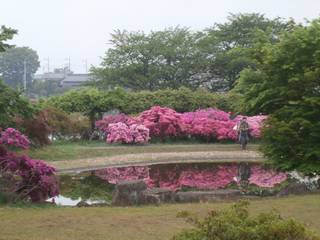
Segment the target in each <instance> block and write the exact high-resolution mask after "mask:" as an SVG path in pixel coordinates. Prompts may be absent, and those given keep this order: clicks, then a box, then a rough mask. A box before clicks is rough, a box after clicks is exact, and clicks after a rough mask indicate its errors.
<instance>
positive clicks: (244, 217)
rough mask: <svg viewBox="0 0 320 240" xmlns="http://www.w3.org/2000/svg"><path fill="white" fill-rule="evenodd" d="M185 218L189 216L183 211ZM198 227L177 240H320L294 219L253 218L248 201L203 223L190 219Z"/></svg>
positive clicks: (263, 215) (269, 215)
mask: <svg viewBox="0 0 320 240" xmlns="http://www.w3.org/2000/svg"><path fill="white" fill-rule="evenodd" d="M180 216H181V217H188V213H186V212H183V213H181V214H180ZM189 221H190V222H192V223H194V225H195V226H194V228H192V229H191V230H186V231H184V232H182V233H180V234H178V235H176V236H175V237H173V238H172V239H173V240H218V239H219V240H319V239H320V238H319V237H318V236H316V235H314V234H313V233H311V232H309V231H308V230H307V229H306V228H305V226H303V225H302V224H300V223H298V222H297V221H295V220H293V219H284V218H282V217H281V216H280V215H279V214H278V213H277V212H274V211H272V212H269V213H260V214H259V215H258V216H250V214H249V212H248V202H239V203H237V204H235V205H234V206H232V207H231V208H230V209H227V210H221V211H211V212H210V213H209V214H208V216H207V217H206V218H205V219H203V220H198V219H197V218H189Z"/></svg>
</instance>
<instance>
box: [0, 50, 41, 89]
mask: <svg viewBox="0 0 320 240" xmlns="http://www.w3.org/2000/svg"><path fill="white" fill-rule="evenodd" d="M39 66H40V63H39V57H38V54H37V52H36V51H34V50H33V49H31V48H28V47H15V48H9V49H7V50H6V51H5V52H3V53H1V54H0V74H1V75H2V78H3V80H4V82H5V83H6V84H7V85H9V86H11V87H13V88H15V89H22V88H23V86H24V83H23V80H24V71H26V81H27V89H29V88H30V87H31V85H32V80H33V74H34V73H35V72H36V71H37V70H38V68H39Z"/></svg>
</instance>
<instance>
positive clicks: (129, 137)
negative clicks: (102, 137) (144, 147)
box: [106, 122, 150, 144]
mask: <svg viewBox="0 0 320 240" xmlns="http://www.w3.org/2000/svg"><path fill="white" fill-rule="evenodd" d="M106 133H107V142H108V143H139V144H143V143H147V142H148V141H149V139H150V137H149V129H148V128H146V127H145V126H143V125H141V124H132V125H129V126H128V125H127V124H125V123H122V122H118V123H110V124H109V125H108V128H107V131H106Z"/></svg>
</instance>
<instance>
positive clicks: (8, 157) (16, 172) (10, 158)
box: [0, 146, 59, 202]
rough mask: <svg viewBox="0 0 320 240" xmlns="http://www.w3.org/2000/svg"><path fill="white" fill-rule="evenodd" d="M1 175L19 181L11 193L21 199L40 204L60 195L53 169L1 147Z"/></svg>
mask: <svg viewBox="0 0 320 240" xmlns="http://www.w3.org/2000/svg"><path fill="white" fill-rule="evenodd" d="M0 173H4V174H3V175H4V176H6V177H9V176H10V179H15V180H16V181H17V182H16V184H14V189H11V193H14V194H16V195H18V196H19V198H20V199H31V201H33V202H39V201H44V200H46V199H47V198H50V197H54V196H56V195H58V194H59V188H58V182H57V179H56V177H55V169H54V168H53V167H50V166H48V165H47V164H46V163H44V162H42V161H40V160H34V159H31V158H29V157H28V156H26V155H18V154H16V153H10V152H7V150H6V149H5V148H3V147H1V146H0Z"/></svg>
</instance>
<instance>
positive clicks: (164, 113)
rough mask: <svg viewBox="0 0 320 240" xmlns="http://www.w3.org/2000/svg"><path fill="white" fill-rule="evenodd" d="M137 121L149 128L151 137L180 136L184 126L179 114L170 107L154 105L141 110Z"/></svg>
mask: <svg viewBox="0 0 320 240" xmlns="http://www.w3.org/2000/svg"><path fill="white" fill-rule="evenodd" d="M138 121H139V122H140V123H141V124H143V125H144V126H146V127H147V128H148V129H149V130H150V136H151V137H159V138H161V139H164V138H166V137H175V136H181V135H183V133H184V126H183V123H182V121H181V114H180V113H177V112H176V111H174V110H173V109H171V108H167V107H160V106H154V107H152V108H151V109H149V110H147V111H144V112H142V113H141V114H140V115H139V116H138Z"/></svg>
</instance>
